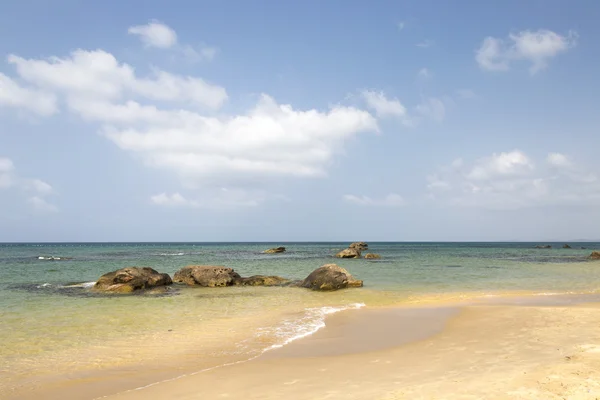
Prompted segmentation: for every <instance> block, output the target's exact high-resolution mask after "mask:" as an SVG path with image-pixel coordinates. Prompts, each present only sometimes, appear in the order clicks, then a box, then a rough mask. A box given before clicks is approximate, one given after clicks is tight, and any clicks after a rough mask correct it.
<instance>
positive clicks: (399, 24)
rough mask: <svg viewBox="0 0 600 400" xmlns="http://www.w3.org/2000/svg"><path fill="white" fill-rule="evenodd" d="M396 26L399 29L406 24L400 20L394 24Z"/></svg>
mask: <svg viewBox="0 0 600 400" xmlns="http://www.w3.org/2000/svg"><path fill="white" fill-rule="evenodd" d="M396 26H397V27H398V30H399V31H401V30H402V29H404V28H405V26H406V24H405V23H404V21H400V22H398V23H397V24H396Z"/></svg>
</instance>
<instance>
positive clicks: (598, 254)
mask: <svg viewBox="0 0 600 400" xmlns="http://www.w3.org/2000/svg"><path fill="white" fill-rule="evenodd" d="M590 258H591V259H592V260H600V251H597V250H594V251H592V254H590Z"/></svg>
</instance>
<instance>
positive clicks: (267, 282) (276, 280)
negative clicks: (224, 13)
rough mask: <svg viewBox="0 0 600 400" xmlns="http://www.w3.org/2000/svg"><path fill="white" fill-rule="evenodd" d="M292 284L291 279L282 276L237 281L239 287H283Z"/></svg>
mask: <svg viewBox="0 0 600 400" xmlns="http://www.w3.org/2000/svg"><path fill="white" fill-rule="evenodd" d="M288 283H290V280H289V279H286V278H282V277H280V276H265V275H254V276H250V277H248V278H239V279H236V280H235V282H234V284H235V285H237V286H283V285H286V284H288Z"/></svg>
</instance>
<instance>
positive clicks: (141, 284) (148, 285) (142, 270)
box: [92, 267, 173, 293]
mask: <svg viewBox="0 0 600 400" xmlns="http://www.w3.org/2000/svg"><path fill="white" fill-rule="evenodd" d="M172 283H173V281H172V280H171V277H170V276H169V275H168V274H161V273H160V272H158V271H156V270H154V269H152V268H149V267H127V268H122V269H119V270H116V271H112V272H109V273H107V274H104V275H102V276H101V277H100V279H98V281H97V282H96V284H95V285H94V286H93V288H92V290H95V291H100V292H109V293H132V292H135V291H138V290H142V289H155V288H159V287H161V286H167V285H170V284H172Z"/></svg>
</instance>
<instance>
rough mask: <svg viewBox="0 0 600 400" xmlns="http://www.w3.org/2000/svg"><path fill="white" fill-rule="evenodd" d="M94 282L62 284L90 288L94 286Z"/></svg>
mask: <svg viewBox="0 0 600 400" xmlns="http://www.w3.org/2000/svg"><path fill="white" fill-rule="evenodd" d="M95 284H96V282H95V281H94V282H83V283H76V284H74V285H65V286H63V287H64V288H78V287H80V288H85V289H87V288H91V287H92V286H94V285H95Z"/></svg>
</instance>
